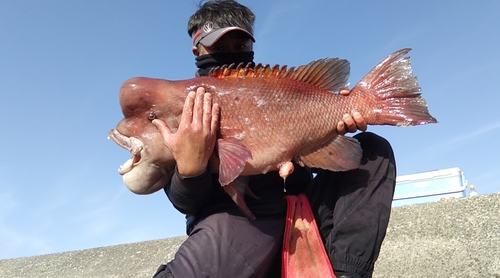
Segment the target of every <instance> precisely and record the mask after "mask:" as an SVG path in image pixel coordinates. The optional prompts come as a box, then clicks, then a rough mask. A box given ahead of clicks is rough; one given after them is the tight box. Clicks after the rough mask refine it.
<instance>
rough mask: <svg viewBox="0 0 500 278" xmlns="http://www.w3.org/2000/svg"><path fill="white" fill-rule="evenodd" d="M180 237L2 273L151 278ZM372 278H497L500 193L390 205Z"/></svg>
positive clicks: (1, 265)
mask: <svg viewBox="0 0 500 278" xmlns="http://www.w3.org/2000/svg"><path fill="white" fill-rule="evenodd" d="M184 240H185V237H176V238H167V239H163V240H154V241H146V242H138V243H133V244H124V245H116V246H108V247H101V248H93V249H87V250H80V251H72V252H64V253H56V254H49V255H43V256H34V257H25V258H17V259H9V260H0V277H6V278H7V277H8V278H16V277H23V278H24V277H50V278H63V277H64V278H66V277H82V278H83V277H109V278H111V277H113V278H114V277H151V276H152V275H153V274H154V272H155V271H156V268H157V267H158V266H159V265H160V264H162V263H165V262H168V261H169V260H171V259H172V258H173V257H174V254H175V251H176V250H177V248H178V247H179V246H180V244H182V242H183V241H184ZM374 277H446V278H448V277H498V278H500V194H490V195H483V196H478V197H474V198H468V199H460V200H453V201H445V202H438V203H428V204H420V205H412V206H404V207H398V208H394V209H393V213H392V216H391V220H390V223H389V229H388V231H387V237H386V240H385V241H384V244H383V245H382V251H381V254H380V257H379V259H378V261H377V263H376V264H375V273H374Z"/></svg>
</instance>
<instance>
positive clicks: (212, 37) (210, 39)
mask: <svg viewBox="0 0 500 278" xmlns="http://www.w3.org/2000/svg"><path fill="white" fill-rule="evenodd" d="M231 31H241V32H243V33H245V34H247V35H248V37H250V39H251V40H252V41H253V42H255V38H254V37H253V35H252V34H250V32H248V31H247V30H245V29H243V28H240V27H226V28H221V29H219V30H216V31H214V32H212V33H210V34H208V35H207V36H205V37H204V38H202V39H201V40H200V41H199V43H201V44H202V45H203V46H206V47H211V46H212V45H213V44H214V43H215V42H217V41H218V40H219V39H220V38H221V37H222V36H224V35H225V34H226V33H228V32H231Z"/></svg>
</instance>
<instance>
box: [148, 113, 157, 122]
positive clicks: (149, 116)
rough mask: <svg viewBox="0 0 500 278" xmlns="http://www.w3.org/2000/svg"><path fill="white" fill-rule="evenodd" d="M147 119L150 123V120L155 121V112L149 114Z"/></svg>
mask: <svg viewBox="0 0 500 278" xmlns="http://www.w3.org/2000/svg"><path fill="white" fill-rule="evenodd" d="M148 119H149V120H150V121H152V120H154V119H156V113H155V112H153V111H151V112H149V115H148Z"/></svg>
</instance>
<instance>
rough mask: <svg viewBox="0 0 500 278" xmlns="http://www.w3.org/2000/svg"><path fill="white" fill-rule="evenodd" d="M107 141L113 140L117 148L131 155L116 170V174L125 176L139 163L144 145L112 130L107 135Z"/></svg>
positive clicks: (136, 139) (133, 138)
mask: <svg viewBox="0 0 500 278" xmlns="http://www.w3.org/2000/svg"><path fill="white" fill-rule="evenodd" d="M108 139H111V140H113V141H114V142H115V143H116V144H117V145H118V146H120V147H122V148H124V149H126V150H127V151H129V152H130V153H131V154H132V158H130V159H128V160H127V161H125V163H123V164H122V165H120V167H119V168H118V173H119V174H120V175H125V174H126V173H128V172H130V171H132V169H133V168H134V167H135V166H136V165H137V164H139V163H140V162H141V158H142V156H141V152H142V150H143V149H144V144H143V143H142V141H141V140H139V139H138V138H135V137H128V136H125V135H123V134H121V133H120V132H119V131H118V130H116V129H112V130H111V131H110V132H109V133H108Z"/></svg>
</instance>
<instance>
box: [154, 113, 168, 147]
mask: <svg viewBox="0 0 500 278" xmlns="http://www.w3.org/2000/svg"><path fill="white" fill-rule="evenodd" d="M152 123H153V125H154V126H155V127H156V129H158V131H159V132H160V134H161V136H162V137H163V141H165V143H168V142H170V138H171V136H172V135H173V133H172V131H171V130H170V128H169V127H168V126H167V125H166V124H165V122H164V121H162V120H159V119H154V120H153V121H152ZM167 145H168V144H167Z"/></svg>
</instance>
